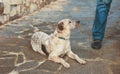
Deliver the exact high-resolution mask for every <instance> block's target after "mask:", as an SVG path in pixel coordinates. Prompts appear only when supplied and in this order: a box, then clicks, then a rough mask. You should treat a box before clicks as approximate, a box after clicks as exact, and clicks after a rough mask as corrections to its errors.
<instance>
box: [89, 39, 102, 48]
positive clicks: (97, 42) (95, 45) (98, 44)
mask: <svg viewBox="0 0 120 74" xmlns="http://www.w3.org/2000/svg"><path fill="white" fill-rule="evenodd" d="M91 47H92V48H93V49H101V47H102V41H101V40H94V41H93V43H92V44H91Z"/></svg>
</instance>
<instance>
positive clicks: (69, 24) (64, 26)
mask: <svg viewBox="0 0 120 74" xmlns="http://www.w3.org/2000/svg"><path fill="white" fill-rule="evenodd" d="M79 24H80V21H74V20H70V19H63V20H61V21H59V22H58V26H57V29H58V30H59V31H64V30H69V31H70V30H72V29H75V28H77V27H78V25H79Z"/></svg>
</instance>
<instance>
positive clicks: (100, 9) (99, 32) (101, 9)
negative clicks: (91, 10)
mask: <svg viewBox="0 0 120 74" xmlns="http://www.w3.org/2000/svg"><path fill="white" fill-rule="evenodd" d="M111 2H112V0H97V6H96V14H95V20H94V24H93V28H92V35H93V41H94V42H93V43H92V48H94V49H100V48H101V41H102V40H103V38H104V33H105V28H106V22H107V16H108V13H109V10H110V5H111Z"/></svg>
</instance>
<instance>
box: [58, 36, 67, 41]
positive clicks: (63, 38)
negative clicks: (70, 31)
mask: <svg viewBox="0 0 120 74" xmlns="http://www.w3.org/2000/svg"><path fill="white" fill-rule="evenodd" d="M58 38H59V39H63V40H68V39H66V38H64V37H58Z"/></svg>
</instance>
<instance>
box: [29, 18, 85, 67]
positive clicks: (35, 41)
mask: <svg viewBox="0 0 120 74" xmlns="http://www.w3.org/2000/svg"><path fill="white" fill-rule="evenodd" d="M79 24H80V21H74V20H70V19H63V20H61V21H59V22H58V24H57V27H56V30H55V31H54V33H52V34H51V35H48V34H46V33H44V32H36V33H34V34H33V35H32V38H31V46H32V48H33V50H34V51H36V52H39V53H41V54H43V55H47V56H48V60H52V61H54V62H57V63H61V64H62V65H63V66H64V67H66V68H69V67H70V65H69V64H68V63H67V62H66V61H65V60H64V59H62V58H61V57H60V56H61V55H67V56H68V57H70V58H72V59H75V60H76V61H78V62H79V63H80V64H86V61H85V60H83V59H81V58H79V57H78V55H76V54H75V53H73V52H72V50H71V46H70V34H71V31H72V30H73V29H75V28H77V27H78V25H79Z"/></svg>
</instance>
